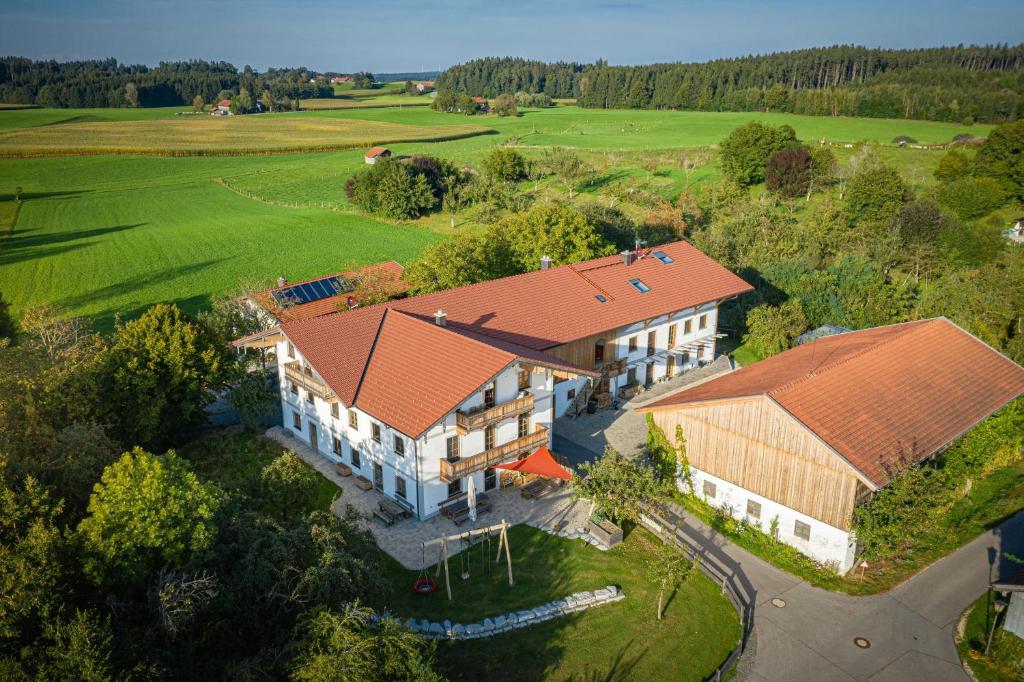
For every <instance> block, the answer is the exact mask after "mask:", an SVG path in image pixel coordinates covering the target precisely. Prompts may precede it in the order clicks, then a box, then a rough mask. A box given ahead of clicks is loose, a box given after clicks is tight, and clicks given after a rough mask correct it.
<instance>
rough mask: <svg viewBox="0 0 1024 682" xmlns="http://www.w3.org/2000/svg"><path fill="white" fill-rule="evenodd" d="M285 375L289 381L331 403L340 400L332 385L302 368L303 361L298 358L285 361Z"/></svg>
mask: <svg viewBox="0 0 1024 682" xmlns="http://www.w3.org/2000/svg"><path fill="white" fill-rule="evenodd" d="M284 376H285V378H286V379H288V380H289V381H294V382H295V383H296V384H298V385H299V386H300V387H301V388H302V389H303V390H306V391H309V392H310V393H312V394H313V395H315V396H316V397H317V398H320V399H321V400H324V401H326V402H329V403H336V402H338V396H336V395H335V394H334V391H332V390H331V387H330V386H328V385H327V384H325V383H324V382H323V381H321V380H319V379H317V378H316V377H314V376H312V375H309V374H306V373H305V372H304V371H303V370H302V363H300V362H299V361H298V360H292V361H291V362H288V363H285V366H284Z"/></svg>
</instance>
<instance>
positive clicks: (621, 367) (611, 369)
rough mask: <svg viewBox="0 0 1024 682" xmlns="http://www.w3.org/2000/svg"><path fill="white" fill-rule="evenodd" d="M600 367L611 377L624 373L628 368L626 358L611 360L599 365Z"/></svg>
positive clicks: (602, 371) (603, 372)
mask: <svg viewBox="0 0 1024 682" xmlns="http://www.w3.org/2000/svg"><path fill="white" fill-rule="evenodd" d="M598 369H600V370H601V373H602V374H604V375H605V376H609V377H613V376H616V375H618V374H622V372H623V371H625V369H626V358H619V359H618V360H609V361H607V362H605V363H602V364H601V366H600V367H598Z"/></svg>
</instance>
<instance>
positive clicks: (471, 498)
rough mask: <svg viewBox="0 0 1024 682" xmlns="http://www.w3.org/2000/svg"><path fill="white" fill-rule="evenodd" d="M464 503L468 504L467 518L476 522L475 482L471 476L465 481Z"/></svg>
mask: <svg viewBox="0 0 1024 682" xmlns="http://www.w3.org/2000/svg"><path fill="white" fill-rule="evenodd" d="M466 504H468V505H469V518H470V519H471V520H472V521H473V523H476V483H474V482H473V476H470V477H469V482H468V483H466Z"/></svg>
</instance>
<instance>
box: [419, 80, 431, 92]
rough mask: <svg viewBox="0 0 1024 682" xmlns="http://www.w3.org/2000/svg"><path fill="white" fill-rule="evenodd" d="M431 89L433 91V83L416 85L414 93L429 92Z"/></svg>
mask: <svg viewBox="0 0 1024 682" xmlns="http://www.w3.org/2000/svg"><path fill="white" fill-rule="evenodd" d="M433 89H434V84H433V83H429V82H427V83H417V84H416V92H419V93H424V92H430V91H431V90H433Z"/></svg>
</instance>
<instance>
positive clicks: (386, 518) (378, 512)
mask: <svg viewBox="0 0 1024 682" xmlns="http://www.w3.org/2000/svg"><path fill="white" fill-rule="evenodd" d="M373 515H374V516H376V517H377V518H378V519H380V520H381V521H383V522H384V525H385V526H390V525H391V524H393V523H394V522H395V520H394V518H392V516H391V515H390V514H388V513H387V512H386V511H384V510H383V509H374V510H373Z"/></svg>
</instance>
